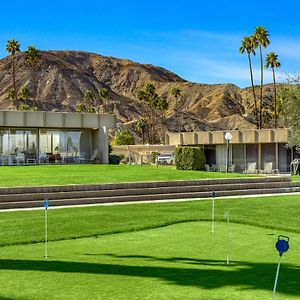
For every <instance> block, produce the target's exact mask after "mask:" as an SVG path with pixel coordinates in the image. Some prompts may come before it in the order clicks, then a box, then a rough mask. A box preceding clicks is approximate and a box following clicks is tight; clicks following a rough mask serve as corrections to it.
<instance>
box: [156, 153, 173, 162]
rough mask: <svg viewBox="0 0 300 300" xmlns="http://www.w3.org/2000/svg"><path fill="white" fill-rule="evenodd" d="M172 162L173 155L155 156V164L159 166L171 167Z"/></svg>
mask: <svg viewBox="0 0 300 300" xmlns="http://www.w3.org/2000/svg"><path fill="white" fill-rule="evenodd" d="M173 162H174V154H173V153H162V154H160V155H158V156H157V159H156V163H157V164H158V165H159V164H160V165H172V164H173Z"/></svg>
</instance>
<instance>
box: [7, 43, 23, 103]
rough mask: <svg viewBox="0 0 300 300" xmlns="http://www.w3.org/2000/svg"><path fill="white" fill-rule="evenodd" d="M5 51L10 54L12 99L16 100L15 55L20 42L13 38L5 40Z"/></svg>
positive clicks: (18, 50) (18, 49)
mask: <svg viewBox="0 0 300 300" xmlns="http://www.w3.org/2000/svg"><path fill="white" fill-rule="evenodd" d="M6 51H7V52H8V53H9V54H10V56H11V60H12V74H13V89H14V97H15V98H14V99H16V100H17V87H16V59H15V55H16V53H17V52H20V44H19V42H18V41H16V40H15V39H12V40H9V41H7V44H6Z"/></svg>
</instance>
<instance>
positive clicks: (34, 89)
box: [31, 63, 36, 106]
mask: <svg viewBox="0 0 300 300" xmlns="http://www.w3.org/2000/svg"><path fill="white" fill-rule="evenodd" d="M31 71H32V83H33V95H32V96H33V105H35V106H36V104H35V99H36V76H35V65H34V63H33V64H32V70H31Z"/></svg>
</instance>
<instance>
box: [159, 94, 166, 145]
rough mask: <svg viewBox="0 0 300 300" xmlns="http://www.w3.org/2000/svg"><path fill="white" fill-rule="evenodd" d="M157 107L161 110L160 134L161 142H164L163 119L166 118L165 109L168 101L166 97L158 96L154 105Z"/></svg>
mask: <svg viewBox="0 0 300 300" xmlns="http://www.w3.org/2000/svg"><path fill="white" fill-rule="evenodd" d="M156 107H157V109H158V110H159V111H160V112H161V116H160V117H161V135H162V142H163V144H164V143H165V126H166V124H165V119H166V111H167V110H168V108H169V102H168V99H167V98H166V97H160V98H159V99H158V101H157V105H156Z"/></svg>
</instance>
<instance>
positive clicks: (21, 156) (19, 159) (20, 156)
mask: <svg viewBox="0 0 300 300" xmlns="http://www.w3.org/2000/svg"><path fill="white" fill-rule="evenodd" d="M15 160H16V164H17V165H20V164H23V165H25V154H24V153H22V152H21V153H18V154H17V155H16V157H15Z"/></svg>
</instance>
